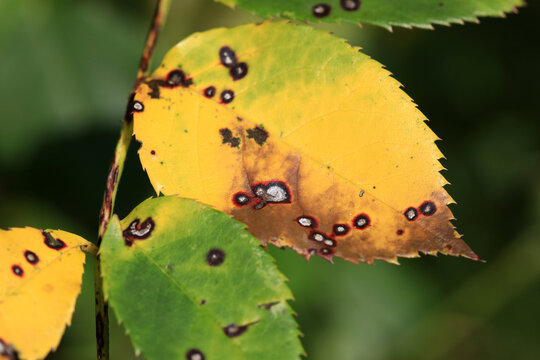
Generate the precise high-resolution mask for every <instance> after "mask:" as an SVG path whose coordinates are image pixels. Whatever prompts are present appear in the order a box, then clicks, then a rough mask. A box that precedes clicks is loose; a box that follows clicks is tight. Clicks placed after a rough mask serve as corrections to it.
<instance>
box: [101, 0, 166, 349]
mask: <svg viewBox="0 0 540 360" xmlns="http://www.w3.org/2000/svg"><path fill="white" fill-rule="evenodd" d="M169 6H170V0H157V3H156V10H155V12H154V16H153V20H152V25H151V26H150V29H149V31H148V35H147V37H146V43H145V46H144V50H143V52H142V55H141V61H140V63H139V69H138V71H137V79H136V80H135V84H134V85H133V89H132V90H131V93H130V95H129V102H128V105H127V110H126V114H125V116H124V122H123V126H122V130H121V132H120V138H119V139H118V143H117V144H116V150H115V153H114V158H113V161H112V163H111V168H110V170H109V175H108V176H107V185H106V187H105V195H104V196H103V204H102V206H101V210H100V213H99V232H98V241H97V246H98V247H99V246H100V245H101V240H102V239H103V235H104V234H105V230H106V229H107V225H108V223H109V220H110V219H111V216H112V213H113V210H114V202H115V199H116V192H117V190H118V183H119V181H120V178H121V176H122V171H123V170H124V163H125V160H126V155H127V151H128V149H129V145H130V143H131V137H132V134H133V121H132V116H131V111H132V109H131V107H132V105H133V97H134V95H135V90H136V89H137V87H138V86H139V84H140V83H141V82H142V81H143V80H144V78H145V77H146V76H147V75H148V64H149V62H150V58H151V57H152V53H153V50H154V47H155V45H156V42H157V38H158V35H159V31H160V29H161V27H162V26H163V23H164V21H165V17H166V16H167V13H168V10H169ZM94 272H95V299H96V343H97V359H98V360H108V359H109V316H108V305H107V302H106V301H105V296H104V293H103V278H102V277H101V261H100V257H99V253H98V255H97V257H96V261H95V267H94Z"/></svg>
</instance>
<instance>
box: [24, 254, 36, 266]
mask: <svg viewBox="0 0 540 360" xmlns="http://www.w3.org/2000/svg"><path fill="white" fill-rule="evenodd" d="M24 257H25V258H26V261H28V262H29V263H30V264H32V265H35V264H37V263H38V262H39V257H38V256H37V255H36V253H34V252H32V251H30V250H26V251H25V252H24Z"/></svg>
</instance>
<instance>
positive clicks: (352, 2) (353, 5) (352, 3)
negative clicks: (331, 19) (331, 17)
mask: <svg viewBox="0 0 540 360" xmlns="http://www.w3.org/2000/svg"><path fill="white" fill-rule="evenodd" d="M340 4H341V7H342V8H343V10H345V11H356V10H358V9H359V8H360V0H340Z"/></svg>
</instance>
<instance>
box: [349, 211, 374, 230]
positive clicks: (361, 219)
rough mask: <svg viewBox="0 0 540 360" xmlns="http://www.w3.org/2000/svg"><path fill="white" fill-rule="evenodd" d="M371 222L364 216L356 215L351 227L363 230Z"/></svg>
mask: <svg viewBox="0 0 540 360" xmlns="http://www.w3.org/2000/svg"><path fill="white" fill-rule="evenodd" d="M370 223H371V220H370V219H369V216H367V215H366V214H360V215H357V216H356V217H355V218H354V220H353V226H354V227H355V228H357V229H360V230H363V229H365V228H367V227H368V226H369V224H370Z"/></svg>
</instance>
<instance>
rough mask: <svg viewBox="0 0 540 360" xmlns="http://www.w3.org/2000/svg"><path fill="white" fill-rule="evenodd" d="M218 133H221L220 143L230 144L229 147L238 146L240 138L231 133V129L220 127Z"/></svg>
mask: <svg viewBox="0 0 540 360" xmlns="http://www.w3.org/2000/svg"><path fill="white" fill-rule="evenodd" d="M219 133H220V135H221V138H222V139H221V142H222V144H230V145H231V147H235V148H238V147H239V146H240V138H239V137H235V136H233V134H232V131H231V130H230V129H227V128H224V129H220V130H219Z"/></svg>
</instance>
